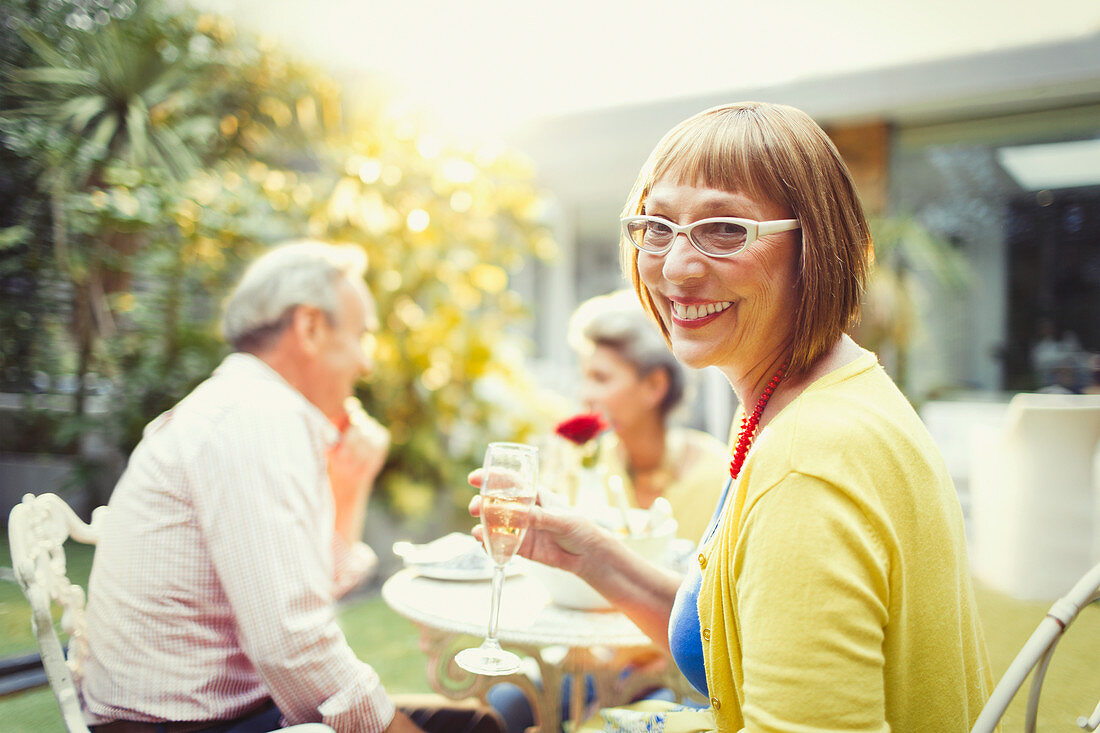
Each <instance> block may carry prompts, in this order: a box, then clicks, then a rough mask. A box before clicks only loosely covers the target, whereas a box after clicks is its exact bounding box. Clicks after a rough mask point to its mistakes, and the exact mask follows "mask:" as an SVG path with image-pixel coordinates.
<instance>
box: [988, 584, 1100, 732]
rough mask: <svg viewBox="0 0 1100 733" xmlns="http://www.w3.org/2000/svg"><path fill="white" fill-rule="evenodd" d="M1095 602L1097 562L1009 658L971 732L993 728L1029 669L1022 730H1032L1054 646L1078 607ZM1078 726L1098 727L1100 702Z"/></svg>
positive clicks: (1098, 588)
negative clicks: (1029, 684) (999, 679)
mask: <svg viewBox="0 0 1100 733" xmlns="http://www.w3.org/2000/svg"><path fill="white" fill-rule="evenodd" d="M1095 601H1100V565H1097V566H1096V567H1094V568H1093V569H1092V570H1090V571H1088V572H1087V573H1085V575H1084V577H1082V578H1081V579H1080V580H1079V581H1077V584H1076V585H1074V586H1073V588H1072V589H1071V590H1070V592H1069V593H1067V594H1066V595H1064V596H1062V597H1061V598H1059V599H1058V600H1057V601H1055V602H1054V605H1053V606H1051V607H1050V610H1049V611H1047V615H1046V616H1045V617H1044V618H1043V620H1042V621H1041V622H1039V627H1038V628H1037V629H1035V631H1034V633H1032V635H1031V638H1029V639H1028V640H1027V643H1025V644H1024V647H1023V649H1021V650H1020V653H1019V654H1017V655H1016V658H1015V659H1014V660H1012V664H1010V665H1009V666H1008V669H1007V670H1006V671H1005V673H1004V675H1003V676H1002V677H1001V681H1000V682H998V683H997V686H996V687H995V688H994V690H993V694H992V695H990V697H989V701H988V702H987V703H986V704H985V707H984V708H982V712H981V714H979V715H978V719H977V720H976V721H975V722H974V727H973V728H972V729H971V732H970V733H990V732H991V731H992V730H993V729H994V728H995V727H996V725H997V723H998V722H999V721H1000V719H1001V716H1003V715H1004V713H1005V710H1007V709H1008V704H1009V703H1010V702H1012V698H1014V697H1015V696H1016V692H1017V691H1018V690H1019V689H1020V687H1021V686H1022V685H1023V684H1024V680H1025V679H1027V676H1028V674H1029V673H1030V672H1031V670H1032V669H1034V670H1035V676H1034V677H1032V680H1031V690H1030V692H1029V694H1028V698H1027V717H1026V718H1025V721H1024V731H1025V733H1035V721H1036V719H1037V716H1038V714H1039V692H1040V690H1041V688H1042V686H1043V679H1044V677H1045V676H1046V671H1047V665H1048V664H1050V659H1051V657H1052V656H1053V655H1054V647H1055V646H1056V645H1057V644H1058V640H1059V639H1061V638H1062V634H1064V633H1065V631H1066V627H1067V626H1069V625H1070V624H1071V623H1072V622H1073V620H1074V619H1075V618H1077V615H1078V614H1079V613H1080V612H1081V609H1082V608H1084V607H1085V606H1087V605H1088V604H1089V603H1092V602H1095ZM1077 725H1078V726H1080V727H1081V728H1082V729H1083V730H1087V731H1095V730H1096V729H1097V728H1100V703H1098V704H1097V705H1096V708H1095V709H1094V710H1093V711H1092V715H1090V716H1084V715H1082V716H1081V717H1079V718H1078V719H1077Z"/></svg>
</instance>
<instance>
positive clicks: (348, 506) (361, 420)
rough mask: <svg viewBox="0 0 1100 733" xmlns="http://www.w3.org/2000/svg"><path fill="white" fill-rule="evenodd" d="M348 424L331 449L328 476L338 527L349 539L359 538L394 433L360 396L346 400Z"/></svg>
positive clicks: (350, 540) (343, 535)
mask: <svg viewBox="0 0 1100 733" xmlns="http://www.w3.org/2000/svg"><path fill="white" fill-rule="evenodd" d="M344 409H345V411H346V413H347V426H346V428H345V429H344V431H343V434H342V435H341V436H340V441H339V442H338V443H336V445H334V446H332V447H331V448H329V451H328V477H329V483H331V484H332V498H333V501H334V502H335V504H336V531H337V532H338V533H339V534H340V535H341V536H342V537H343V538H344V539H345V540H347V541H348V542H349V543H355V542H358V541H359V540H360V539H361V535H362V531H363V521H364V520H365V519H366V512H367V500H368V499H369V498H370V493H371V490H372V489H373V488H374V479H375V477H377V476H378V472H379V471H381V470H382V465H383V464H384V463H385V462H386V453H387V452H388V451H389V447H390V434H389V431H388V430H386V429H385V428H384V427H382V425H380V424H379V423H378V421H377V420H375V419H374V418H372V417H371V416H370V415H368V414H367V413H366V411H364V410H363V406H362V405H361V404H359V400H357V399H355V398H354V397H351V398H348V400H347V401H346V402H345V403H344Z"/></svg>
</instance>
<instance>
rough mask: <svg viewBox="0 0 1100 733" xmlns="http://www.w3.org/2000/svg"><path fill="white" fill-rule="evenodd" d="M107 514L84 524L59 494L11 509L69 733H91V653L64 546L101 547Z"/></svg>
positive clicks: (23, 580) (321, 729)
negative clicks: (85, 681) (82, 692)
mask: <svg viewBox="0 0 1100 733" xmlns="http://www.w3.org/2000/svg"><path fill="white" fill-rule="evenodd" d="M107 511H108V509H107V507H99V508H97V509H96V510H95V511H94V512H92V522H91V524H85V523H84V522H83V521H81V519H80V518H79V517H77V516H76V514H75V513H73V510H72V509H70V508H69V505H68V504H66V503H65V501H64V500H63V499H62V498H61V497H59V496H57V495H56V494H40V495H38V496H35V495H34V494H27V495H25V496H24V497H23V501H22V502H21V503H19V504H17V505H15V507H14V508H12V510H11V514H10V516H9V518H8V542H9V544H10V545H11V561H12V570H13V571H14V573H15V579H16V581H17V582H18V583H19V587H20V588H22V589H23V595H24V596H26V597H27V601H28V602H29V603H30V605H31V628H32V629H33V631H34V635H35V638H36V639H37V641H38V650H39V653H40V654H41V656H42V666H43V667H44V668H45V670H46V678H47V679H48V680H49V683H50V689H52V690H53V694H54V697H55V698H57V705H58V707H59V708H61V717H62V720H63V721H64V723H65V729H66V730H67V731H69V733H89V732H88V727H87V726H86V725H85V723H84V716H83V715H82V714H81V711H80V699H79V697H78V696H77V692H76V684H75V682H74V679H75V680H79V678H80V668H79V661H78V660H79V659H80V658H81V656H82V652H83V650H86V646H87V639H86V637H85V630H86V624H85V619H84V589H83V588H81V587H80V586H79V585H77V584H75V583H73V582H71V581H70V580H69V577H68V572H67V570H66V566H65V548H64V545H65V541H66V540H68V539H70V538H71V539H74V540H76V541H77V542H84V543H86V544H93V545H94V544H96V543H97V542H98V541H99V536H100V532H101V531H102V528H103V526H104V520H105V519H106V516H107ZM55 603H56V604H57V605H59V606H61V608H62V609H63V610H64V613H63V614H62V617H61V621H60V626H61V629H62V630H63V631H65V632H66V633H68V634H69V656H68V659H66V657H65V653H64V651H63V650H62V647H61V640H60V638H59V636H58V633H57V629H56V628H55V627H54V622H53V615H52V605H53V604H55ZM77 650H81V651H80V652H79V653H78V651H77ZM283 730H285V731H293V732H294V733H332V728H330V727H329V726H327V725H322V724H320V723H305V724H302V725H295V726H291V727H289V728H284V729H283Z"/></svg>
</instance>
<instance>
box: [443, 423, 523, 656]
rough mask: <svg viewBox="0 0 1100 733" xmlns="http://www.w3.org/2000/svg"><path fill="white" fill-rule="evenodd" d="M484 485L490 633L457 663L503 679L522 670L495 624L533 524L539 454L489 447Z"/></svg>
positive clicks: (501, 445) (495, 445) (497, 445)
mask: <svg viewBox="0 0 1100 733" xmlns="http://www.w3.org/2000/svg"><path fill="white" fill-rule="evenodd" d="M483 469H484V471H483V474H482V479H481V526H482V527H483V536H484V541H485V551H486V552H488V553H489V556H490V557H491V558H492V559H493V589H492V594H491V596H490V604H489V630H488V633H487V634H486V638H485V641H484V642H482V644H481V646H479V647H475V648H471V649H463V650H462V651H461V652H459V653H458V654H457V655H456V656H455V662H457V663H458V666H460V667H462V668H463V669H465V670H467V671H469V672H474V673H475V674H486V675H502V674H511V673H513V672H516V671H518V670H519V657H517V656H516V655H515V654H513V653H512V652H509V651H505V650H503V649H501V648H500V643H499V642H497V620H498V616H499V612H500V592H501V589H502V588H503V586H504V569H505V567H506V566H507V565H508V563H509V562H510V561H511V559H512V557H513V556H515V554H516V550H518V549H519V546H520V544H521V543H522V542H523V536H524V535H525V534H526V533H527V525H528V524H529V523H530V521H531V506H532V505H533V504H534V503H535V494H536V487H537V485H538V484H537V481H538V449H537V448H535V447H534V446H530V445H523V444H520V443H490V444H489V449H488V450H487V451H486V452H485V463H484V465H483Z"/></svg>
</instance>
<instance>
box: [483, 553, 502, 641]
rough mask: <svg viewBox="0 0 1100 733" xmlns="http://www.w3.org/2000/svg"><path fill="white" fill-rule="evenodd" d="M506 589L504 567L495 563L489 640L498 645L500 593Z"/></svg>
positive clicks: (490, 605)
mask: <svg viewBox="0 0 1100 733" xmlns="http://www.w3.org/2000/svg"><path fill="white" fill-rule="evenodd" d="M503 588H504V566H503V565H497V564H496V563H493V592H492V595H491V596H490V601H489V633H488V634H487V635H486V636H487V638H488V640H489V641H491V642H493V643H494V644H496V643H497V620H498V618H499V617H500V592H501V590H502V589H503Z"/></svg>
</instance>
